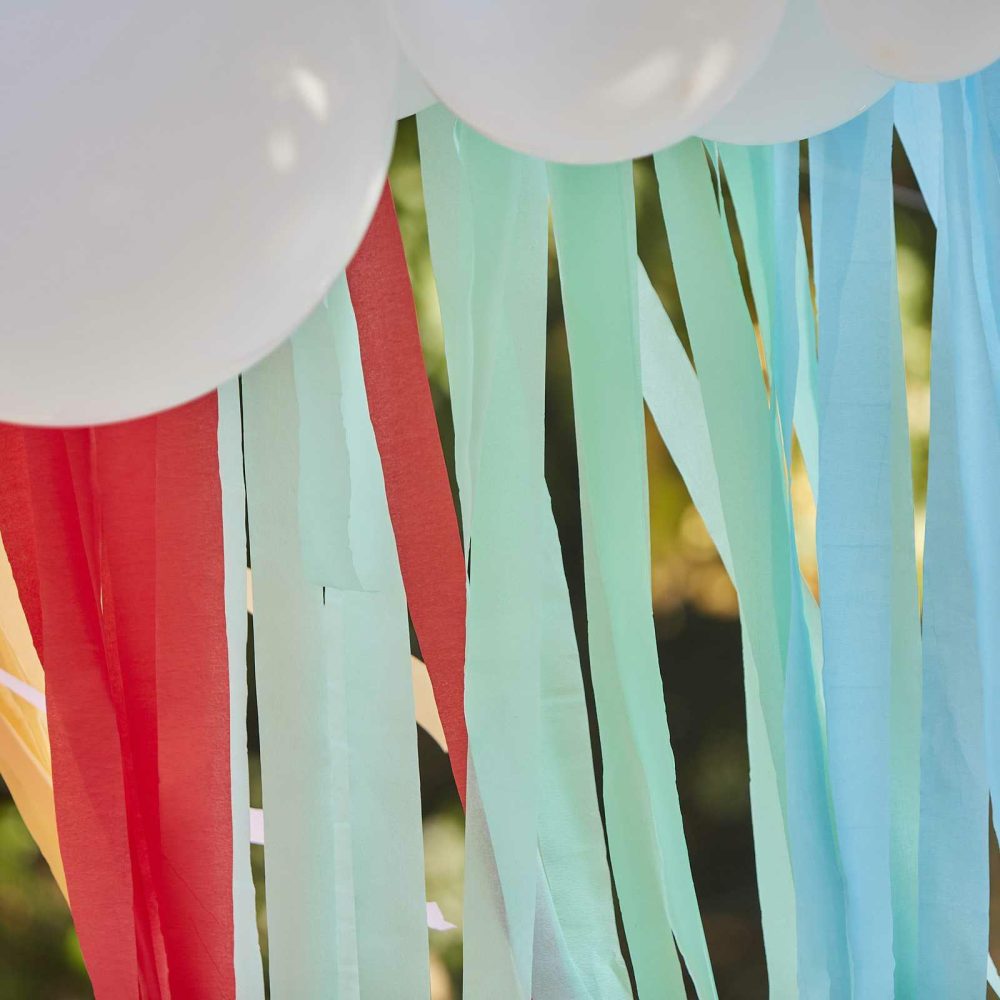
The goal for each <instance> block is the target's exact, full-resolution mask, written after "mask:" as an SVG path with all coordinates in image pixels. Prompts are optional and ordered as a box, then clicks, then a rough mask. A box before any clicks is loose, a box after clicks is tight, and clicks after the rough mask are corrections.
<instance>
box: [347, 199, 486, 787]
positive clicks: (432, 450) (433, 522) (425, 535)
mask: <svg viewBox="0 0 1000 1000" xmlns="http://www.w3.org/2000/svg"><path fill="white" fill-rule="evenodd" d="M347 281H348V286H349V288H350V293H351V300H352V302H353V304H354V311H355V316H356V318H357V324H358V336H359V339H360V343H361V363H362V367H363V369H364V377H365V388H366V391H367V395H368V407H369V411H370V413H371V421H372V427H373V429H374V431H375V440H376V442H377V444H378V451H379V456H380V458H381V460H382V473H383V477H384V481H385V490H386V498H387V500H388V504H389V514H390V517H391V518H392V529H393V532H394V534H395V537H396V547H397V551H398V553H399V566H400V571H401V572H402V575H403V585H404V587H405V588H406V599H407V604H408V607H409V612H410V618H411V620H412V621H413V628H414V631H415V632H416V634H417V641H418V642H419V643H420V649H421V653H422V655H423V659H424V662H425V663H426V664H427V670H428V672H429V674H430V677H431V683H432V684H433V686H434V694H435V697H436V698H437V702H438V708H439V710H440V713H441V722H442V724H443V725H444V731H445V734H446V735H447V737H448V746H449V748H450V753H449V756H450V757H451V767H452V772H453V773H454V775H455V782H456V784H457V786H458V791H459V795H460V796H461V797H462V799H463V801H464V798H465V771H466V754H467V743H468V740H467V736H466V731H465V706H464V678H463V671H464V665H465V600H466V595H465V586H466V575H465V560H464V558H463V556H462V543H461V540H460V538H459V533H458V522H457V520H456V518H455V508H454V501H453V500H452V497H451V488H450V485H449V483H448V475H447V470H446V467H445V464H444V455H443V454H442V451H441V441H440V438H439V436H438V429H437V421H436V419H435V416H434V405H433V403H432V401H431V395H430V387H429V385H428V383H427V372H426V370H425V369H424V361H423V355H422V353H421V350H420V334H419V331H418V329H417V318H416V313H415V311H414V307H413V294H412V291H411V288H410V277H409V272H408V271H407V269H406V257H405V255H404V253H403V243H402V238H401V237H400V234H399V225H398V223H397V221H396V212H395V209H394V207H393V204H392V192H391V191H390V190H389V188H388V186H386V189H385V191H384V192H383V194H382V199H381V201H380V202H379V205H378V208H377V209H376V211H375V216H374V218H373V219H372V222H371V226H370V227H369V230H368V234H367V235H366V236H365V239H364V241H363V242H362V244H361V247H360V248H359V250H358V252H357V254H356V255H355V257H354V260H353V261H352V262H351V264H350V265H349V266H348V269H347Z"/></svg>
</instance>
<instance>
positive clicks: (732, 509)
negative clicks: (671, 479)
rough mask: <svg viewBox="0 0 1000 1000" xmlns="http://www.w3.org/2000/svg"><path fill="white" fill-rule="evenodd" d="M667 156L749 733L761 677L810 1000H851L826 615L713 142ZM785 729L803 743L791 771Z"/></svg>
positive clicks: (663, 187) (663, 176) (668, 206)
mask: <svg viewBox="0 0 1000 1000" xmlns="http://www.w3.org/2000/svg"><path fill="white" fill-rule="evenodd" d="M655 164H656V170H657V175H658V177H659V181H660V199H661V203H662V207H663V213H664V220H665V222H666V226H667V232H668V236H669V239H670V243H671V248H672V251H673V253H672V256H673V260H674V267H675V272H676V274H677V280H678V287H679V289H680V293H681V303H682V305H683V307H684V311H685V317H686V319H687V324H688V331H689V335H690V337H691V343H692V347H693V349H694V356H695V363H696V366H697V370H698V377H699V382H700V385H701V391H702V398H703V400H704V405H705V413H706V417H707V421H708V428H709V433H710V437H711V441H712V449H713V453H714V455H715V462H716V467H717V468H718V470H719V485H720V491H721V499H722V507H723V512H724V515H725V520H726V529H727V535H728V538H729V544H730V546H731V549H732V564H733V571H734V582H735V584H736V586H737V591H738V593H739V597H740V610H741V618H742V621H743V626H744V636H745V645H746V647H747V648H748V650H749V653H750V656H749V657H746V665H747V669H748V671H750V670H751V669H752V668H753V667H754V666H755V667H756V670H755V671H753V674H752V675H751V676H750V677H748V680H747V685H748V730H750V732H751V737H752V733H753V726H754V715H753V708H754V701H755V699H752V698H751V697H750V695H751V694H752V693H753V691H754V686H753V685H754V681H756V682H757V684H758V685H759V688H758V690H759V701H760V711H761V714H762V716H763V723H764V731H765V732H766V736H767V742H768V744H769V749H770V756H771V762H772V767H773V774H774V778H773V780H774V781H776V783H777V786H778V792H779V801H780V805H781V810H782V812H783V813H785V814H786V815H787V828H788V844H789V849H790V852H791V861H792V866H793V872H794V874H795V892H796V911H797V912H796V928H797V936H798V963H797V964H798V984H799V994H800V995H801V996H803V997H821V996H838V997H839V996H842V995H844V993H843V990H844V989H845V988H846V986H847V983H848V982H849V980H847V979H846V975H847V955H846V942H845V941H844V928H843V910H842V898H841V891H840V884H839V872H838V868H837V857H836V844H835V841H834V838H833V833H832V825H831V824H832V819H831V817H830V815H829V809H828V801H827V790H826V788H827V782H826V762H825V756H824V746H823V722H822V705H821V701H820V699H819V696H818V692H817V691H816V686H815V685H816V673H817V670H818V664H817V651H816V645H817V644H816V637H815V632H816V624H817V623H816V615H815V610H814V607H813V605H812V603H811V599H810V598H809V597H808V594H807V592H806V591H805V588H804V586H803V584H802V581H801V579H800V577H799V574H798V566H797V556H796V552H795V546H794V531H793V527H792V520H791V510H790V503H789V494H788V487H787V482H786V481H785V479H784V467H785V466H784V462H783V455H782V439H781V435H780V433H779V426H778V422H777V420H776V419H775V416H774V415H773V414H772V413H770V412H769V407H768V401H767V397H766V393H765V388H764V382H763V376H762V372H761V368H760V362H759V358H758V354H757V349H756V344H755V340H754V334H753V329H752V326H751V323H750V317H749V313H748V310H747V305H746V302H745V300H744V298H743V295H742V290H741V288H740V283H739V276H738V273H737V270H736V262H735V258H734V256H733V252H732V247H731V246H730V245H729V243H728V239H727V238H726V236H725V233H724V231H723V229H722V227H720V226H719V224H718V221H717V220H718V206H717V204H716V200H715V196H714V193H713V190H712V185H711V180H710V176H709V170H708V163H707V161H706V158H705V153H704V150H703V148H702V145H701V143H700V142H698V141H697V140H690V141H688V142H685V143H682V144H680V145H679V146H675V147H672V148H670V149H667V150H664V151H663V152H661V153H658V154H657V155H656V157H655ZM786 657H787V663H788V672H787V684H788V686H787V690H786V686H785V685H786V673H785V662H786ZM754 675H755V676H754ZM786 735H787V740H788V744H789V746H790V747H791V748H792V751H793V752H791V753H790V754H789V756H788V758H787V761H788V763H787V767H786V754H785V749H786V748H785V740H786ZM752 766H753V765H752ZM759 771H760V769H759V768H758V773H755V772H754V771H753V770H752V771H751V786H752V785H753V783H754V782H755V781H757V780H759V779H760V778H761V777H769V775H768V774H767V772H764V775H761V774H760V773H759ZM786 782H787V798H786V797H785V790H786ZM754 818H755V822H760V821H759V819H758V816H756V815H755V817H754ZM773 822H775V825H777V824H776V821H773ZM758 842H759V841H758ZM787 965H788V963H787V962H785V963H784V968H785V969H787ZM786 974H787V973H786ZM774 995H777V994H774Z"/></svg>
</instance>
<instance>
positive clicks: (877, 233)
mask: <svg viewBox="0 0 1000 1000" xmlns="http://www.w3.org/2000/svg"><path fill="white" fill-rule="evenodd" d="M891 150H892V100H891V98H890V99H888V100H884V101H882V102H880V103H879V104H877V105H875V106H874V107H873V108H872V109H870V110H869V111H868V112H866V113H865V114H864V115H862V116H860V117H859V118H856V119H854V120H853V121H852V122H849V123H848V124H847V125H844V126H841V127H840V128H838V129H835V130H833V131H832V132H828V133H826V134H825V135H823V136H820V137H819V138H816V139H813V140H812V142H811V145H810V154H811V155H810V163H811V166H812V186H813V200H812V203H813V212H814V216H815V217H816V219H817V230H816V231H817V234H818V237H817V240H818V242H817V250H816V257H817V260H818V261H819V264H818V267H817V298H818V308H819V329H820V350H819V376H820V383H819V390H820V400H819V403H820V409H819V421H820V422H819V428H820V454H819V458H820V472H819V481H820V490H819V496H818V499H817V509H818V517H817V550H818V562H819V572H820V587H821V589H822V594H823V602H822V605H821V611H822V619H823V649H824V673H823V684H824V696H825V704H826V712H827V738H828V747H829V758H830V780H831V787H832V792H833V801H834V806H835V813H836V818H837V830H838V839H839V844H840V854H841V860H842V864H843V869H844V880H845V889H846V899H847V920H848V932H849V937H850V942H851V959H852V969H853V981H854V990H855V992H856V994H857V995H858V996H865V997H868V996H871V997H877V996H885V995H887V994H889V993H892V992H893V989H894V986H893V982H894V975H895V989H896V992H897V993H898V994H899V995H906V996H909V995H912V993H913V991H914V988H915V973H916V945H917V942H916V924H915V920H914V915H915V907H916V831H917V820H918V816H917V795H916V792H917V788H916V779H917V770H916V767H915V766H914V765H915V761H916V760H917V759H918V748H917V744H916V742H915V740H914V739H913V733H914V732H915V731H918V730H919V718H920V700H919V686H916V688H915V690H914V683H915V681H916V678H917V677H918V675H919V667H918V663H919V660H918V659H917V657H918V655H919V633H918V632H917V631H916V630H917V617H916V570H915V561H914V562H913V564H912V566H911V568H910V571H909V572H908V573H907V572H905V570H904V571H903V572H901V573H897V572H896V565H897V560H896V559H895V558H894V552H895V551H896V549H897V544H903V545H905V536H904V537H903V538H897V537H896V533H895V532H894V530H893V525H894V523H896V522H897V520H898V521H900V522H902V523H904V524H912V501H910V503H909V504H907V503H906V502H905V499H904V500H903V503H902V505H901V504H900V503H898V502H894V493H895V492H898V491H897V490H896V484H900V485H904V484H905V481H907V480H908V479H909V476H910V461H909V438H908V435H907V433H906V431H905V416H906V407H905V386H904V385H903V362H902V334H901V329H900V320H899V300H898V294H897V287H896V285H897V276H896V253H895V231H894V228H893V213H892V170H891V156H890V154H891ZM894 428H895V431H896V432H895V433H894ZM900 431H902V433H899V432H900ZM910 534H911V535H912V532H911V533H910ZM897 590H899V591H900V593H899V594H898V595H897ZM901 600H902V601H904V602H905V603H904V605H903V606H904V607H905V606H906V605H907V604H908V613H907V614H905V616H903V619H901V617H900V615H899V614H894V611H895V610H896V608H897V606H898V605H899V603H900V601H901ZM903 630H905V631H906V633H908V634H902V633H903ZM894 675H895V679H896V683H895V685H894ZM894 686H895V690H894ZM893 695H896V696H897V697H895V698H894V697H893ZM900 696H901V697H902V700H901V697H900ZM894 731H895V737H896V742H897V744H898V741H899V740H900V739H902V740H903V741H904V742H903V744H902V745H898V746H897V747H896V748H895V749H896V751H897V752H896V754H895V755H894V752H893V751H894V746H893V743H894V739H893V737H894ZM894 756H895V760H894ZM894 763H895V764H896V766H897V769H899V768H904V769H905V771H904V772H903V773H898V770H897V773H895V774H894V773H893V764H894ZM894 806H895V807H896V809H895V813H896V814H895V816H894V815H893V813H894V808H893V807H894ZM893 827H895V829H893ZM893 834H895V836H893ZM893 848H895V850H893ZM893 862H895V863H893ZM894 903H895V905H894ZM894 914H895V915H898V917H899V918H900V923H899V925H898V926H895V925H894ZM894 933H895V937H894ZM894 942H895V960H894V957H893V955H894ZM894 968H895V973H894Z"/></svg>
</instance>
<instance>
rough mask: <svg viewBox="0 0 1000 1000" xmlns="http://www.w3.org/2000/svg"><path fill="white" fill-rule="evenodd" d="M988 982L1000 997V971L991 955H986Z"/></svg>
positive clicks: (995, 994)
mask: <svg viewBox="0 0 1000 1000" xmlns="http://www.w3.org/2000/svg"><path fill="white" fill-rule="evenodd" d="M986 982H987V984H988V985H989V988H990V989H991V990H993V994H994V996H998V997H1000V973H998V972H997V967H996V965H995V964H994V962H993V959H992V957H991V956H989V955H987V956H986Z"/></svg>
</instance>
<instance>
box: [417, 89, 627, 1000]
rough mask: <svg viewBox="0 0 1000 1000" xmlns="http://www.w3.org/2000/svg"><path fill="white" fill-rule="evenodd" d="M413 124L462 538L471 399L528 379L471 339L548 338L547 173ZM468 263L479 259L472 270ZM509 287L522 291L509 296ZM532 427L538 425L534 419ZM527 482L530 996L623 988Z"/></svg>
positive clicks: (558, 605)
mask: <svg viewBox="0 0 1000 1000" xmlns="http://www.w3.org/2000/svg"><path fill="white" fill-rule="evenodd" d="M417 121H418V129H419V136H420V148H421V160H422V164H423V177H424V193H425V202H426V208H427V219H428V230H429V235H430V244H431V254H432V258H433V261H434V271H435V277H436V281H437V286H438V295H439V299H440V305H441V315H442V320H443V324H444V329H445V349H446V352H447V358H448V367H449V375H450V389H451V393H450V394H451V404H452V411H453V415H454V423H455V437H456V441H455V453H456V470H457V478H458V483H459V491H460V496H461V498H462V512H463V519H464V521H465V524H466V531H465V536H466V546H467V549H468V546H469V543H470V541H471V533H472V531H473V527H474V526H473V524H472V521H473V481H472V478H473V477H472V473H471V468H472V462H471V461H470V457H469V449H470V444H471V427H472V424H473V420H474V417H473V409H474V407H475V409H476V415H475V420H476V423H477V425H478V426H484V422H485V420H486V415H484V414H483V412H482V410H483V408H484V403H485V402H486V400H489V399H490V398H492V396H493V395H495V394H497V393H498V392H500V391H501V390H502V389H503V388H504V385H505V384H508V383H511V382H512V381H513V382H515V383H516V382H524V384H523V385H518V386H517V388H516V393H515V398H521V397H523V396H524V394H525V392H526V391H527V389H528V388H530V377H531V371H530V369H529V368H527V367H526V368H525V369H524V370H523V371H522V372H521V373H517V372H511V371H508V372H506V374H505V376H504V380H500V379H498V378H497V373H496V372H494V377H493V383H492V387H490V386H489V385H486V390H487V391H485V392H484V391H482V389H481V387H482V386H483V385H484V382H485V380H484V379H483V372H482V370H481V367H482V354H483V353H484V352H483V351H482V350H480V352H479V353H480V358H479V366H478V367H479V368H480V370H479V371H478V373H476V372H474V370H473V362H474V359H475V358H476V348H477V346H479V345H481V342H482V340H483V338H484V335H488V334H489V333H490V332H491V331H493V332H494V336H496V335H499V334H500V333H501V332H502V330H504V329H505V330H506V331H508V332H507V333H506V336H509V337H512V338H514V339H518V338H520V339H523V338H525V337H527V338H533V341H532V350H535V349H537V347H538V346H542V347H543V346H544V339H545V289H544V285H541V287H540V286H539V282H544V280H545V243H544V239H545V236H546V229H547V218H546V216H547V213H546V209H545V203H544V197H545V190H544V175H542V176H541V177H539V176H538V175H537V174H536V171H537V169H538V165H537V164H533V163H532V161H529V160H527V159H526V158H524V157H520V156H518V155H517V154H514V153H512V152H510V151H508V150H504V149H502V148H500V147H498V146H494V145H493V144H492V143H489V142H488V141H486V140H484V139H482V138H481V137H479V136H477V135H475V133H473V132H472V131H471V130H470V129H468V128H466V127H465V126H457V122H456V119H455V118H454V116H452V115H451V114H450V112H448V111H446V110H445V109H444V108H442V107H434V108H431V109H429V110H428V111H426V112H423V113H421V114H420V115H418V119H417ZM456 127H457V128H458V133H459V136H460V137H461V138H460V140H459V138H458V137H457V136H456ZM460 150H461V153H462V155H461V156H459V151H460ZM539 182H541V187H540V188H539V186H538V185H539ZM539 195H541V199H542V201H541V205H540V206H539ZM539 208H540V212H539ZM539 222H541V226H542V228H541V229H539ZM539 239H541V240H542V243H541V244H539V242H538V241H539ZM474 261H475V262H478V263H479V266H478V268H473V266H472V264H473V262H474ZM518 289H522V290H525V291H526V294H521V295H518V294H517V292H518ZM494 350H495V348H494ZM487 357H489V354H487ZM536 363H537V358H536ZM476 374H478V378H476V377H474V376H475V375H476ZM477 389H479V390H480V391H478V392H477V391H476V390H477ZM539 391H540V386H538V385H537V383H536V385H535V386H534V388H533V390H532V392H533V394H534V395H535V397H536V399H535V406H537V394H538V392H539ZM535 432H536V433H538V434H540V433H541V427H540V425H538V424H537V422H536V425H535ZM533 489H534V490H535V491H536V492H537V494H538V504H537V508H536V511H535V512H534V513H533V514H532V517H533V518H535V519H536V520H537V519H538V518H539V517H540V521H539V526H538V528H539V531H540V532H541V539H540V545H539V554H538V558H539V561H540V562H539V566H540V574H541V576H540V583H541V594H540V601H541V605H540V606H541V629H542V631H541V642H540V654H541V716H540V749H541V753H540V756H539V768H540V773H539V776H538V780H539V782H540V789H541V792H540V799H539V803H540V805H539V812H538V857H539V863H538V866H537V869H538V872H537V879H538V886H537V888H538V907H537V914H536V924H535V944H534V963H533V995H534V996H535V997H539V998H544V997H559V998H562V997H577V996H579V997H593V998H598V997H602V998H603V997H609V998H611V997H616V996H617V997H625V996H629V995H630V991H629V986H628V977H627V973H626V971H625V967H624V963H623V961H622V958H621V954H620V950H619V946H618V938H617V931H616V929H615V924H614V911H613V903H612V899H611V886H610V876H609V873H608V868H607V860H606V855H605V847H604V835H603V830H602V827H601V822H600V815H599V812H598V807H597V797H596V790H595V786H594V774H593V768H592V764H591V751H590V736H589V729H588V723H587V713H586V704H585V701H584V695H583V685H582V678H581V674H580V663H579V657H578V654H577V650H576V638H575V635H574V632H573V621H572V613H571V610H570V604H569V594H568V591H567V588H566V581H565V575H564V573H563V570H562V558H561V552H560V548H559V539H558V536H557V534H556V529H555V521H554V520H553V517H552V511H551V506H550V504H549V501H548V496H547V491H546V490H545V485H544V480H543V478H542V476H541V474H540V470H536V475H535V477H534V483H533ZM475 551H476V555H475V557H474V561H473V572H474V573H475V571H476V569H477V566H478V564H477V562H476V560H478V559H479V558H480V549H479V545H478V542H477V544H476V550H475ZM470 624H471V618H470ZM514 738H516V736H515V734H513V733H508V735H507V739H508V740H510V739H514ZM468 933H469V919H468V909H467V911H466V935H468ZM467 986H468V983H467Z"/></svg>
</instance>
